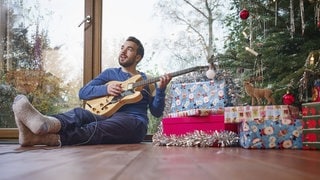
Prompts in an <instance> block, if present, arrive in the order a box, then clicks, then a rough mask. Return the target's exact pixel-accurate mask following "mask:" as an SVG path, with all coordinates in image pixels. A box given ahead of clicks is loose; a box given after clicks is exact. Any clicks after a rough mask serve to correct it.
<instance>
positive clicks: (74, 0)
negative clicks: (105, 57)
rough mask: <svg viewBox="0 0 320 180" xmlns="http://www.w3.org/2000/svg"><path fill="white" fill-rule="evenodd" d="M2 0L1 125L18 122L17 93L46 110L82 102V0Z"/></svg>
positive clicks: (66, 108)
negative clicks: (79, 91)
mask: <svg viewBox="0 0 320 180" xmlns="http://www.w3.org/2000/svg"><path fill="white" fill-rule="evenodd" d="M87 1H88V0H87ZM0 2H1V4H0V128H6V129H7V128H15V127H16V125H15V122H14V117H13V113H12V111H11V106H12V102H13V98H14V97H15V96H16V95H17V94H25V95H27V96H28V97H29V99H30V100H31V101H32V102H33V104H34V105H35V106H36V108H37V109H39V110H40V111H41V112H42V113H44V114H52V113H58V112H63V111H66V110H68V109H70V108H72V107H76V106H81V101H80V100H79V98H78V94H77V93H78V89H79V88H80V86H82V84H83V79H84V78H83V59H84V53H83V49H84V47H83V44H84V28H83V26H84V25H82V26H80V27H79V25H80V23H81V21H82V20H83V18H84V15H83V14H84V12H83V11H84V5H85V2H84V0H83V1H79V0H69V1H65V0H54V1H51V0H28V1H27V0H0ZM88 2H89V3H88V4H90V3H91V1H88ZM70 10H72V11H70ZM2 130H3V129H2ZM0 133H1V132H0ZM1 136H2V134H0V137H1Z"/></svg>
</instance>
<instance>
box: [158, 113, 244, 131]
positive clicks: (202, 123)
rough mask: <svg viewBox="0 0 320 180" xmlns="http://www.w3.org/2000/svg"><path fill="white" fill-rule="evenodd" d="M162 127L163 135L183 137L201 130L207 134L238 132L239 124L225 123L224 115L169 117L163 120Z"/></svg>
mask: <svg viewBox="0 0 320 180" xmlns="http://www.w3.org/2000/svg"><path fill="white" fill-rule="evenodd" d="M162 125H163V134H165V135H173V134H175V135H183V134H186V133H193V132H194V131H195V130H201V131H204V132H206V133H210V132H213V131H215V130H217V131H221V130H227V131H233V132H236V133H237V132H238V123H232V124H226V123H224V115H209V116H189V117H174V118H169V117H167V118H163V119H162Z"/></svg>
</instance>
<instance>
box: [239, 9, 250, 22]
mask: <svg viewBox="0 0 320 180" xmlns="http://www.w3.org/2000/svg"><path fill="white" fill-rule="evenodd" d="M249 15H250V13H249V11H248V10H246V9H242V10H241V11H240V14H239V16H240V18H241V19H242V20H246V19H248V17H249Z"/></svg>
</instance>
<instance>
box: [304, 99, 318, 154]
mask: <svg viewBox="0 0 320 180" xmlns="http://www.w3.org/2000/svg"><path fill="white" fill-rule="evenodd" d="M301 110H302V120H303V138H302V143H303V149H306V150H320V102H312V103H303V104H302V105H301Z"/></svg>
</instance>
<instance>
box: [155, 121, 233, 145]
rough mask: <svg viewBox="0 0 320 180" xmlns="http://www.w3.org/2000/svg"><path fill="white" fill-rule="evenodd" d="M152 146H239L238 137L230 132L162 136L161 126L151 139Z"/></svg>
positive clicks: (199, 131) (201, 132)
mask: <svg viewBox="0 0 320 180" xmlns="http://www.w3.org/2000/svg"><path fill="white" fill-rule="evenodd" d="M152 142H153V144H154V145H158V146H181V147H234V146H238V145H239V136H238V134H237V133H235V132H232V131H220V132H219V131H214V132H212V133H206V132H204V131H201V130H195V131H194V132H193V133H186V134H184V135H179V136H178V135H170V136H167V135H164V134H163V132H162V128H161V125H160V126H159V130H158V132H157V133H155V134H154V135H153V137H152Z"/></svg>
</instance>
